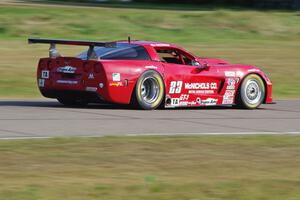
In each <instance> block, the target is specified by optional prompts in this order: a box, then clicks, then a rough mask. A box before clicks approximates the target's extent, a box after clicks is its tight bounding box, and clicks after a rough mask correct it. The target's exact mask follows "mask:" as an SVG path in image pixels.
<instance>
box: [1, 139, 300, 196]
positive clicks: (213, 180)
mask: <svg viewBox="0 0 300 200" xmlns="http://www.w3.org/2000/svg"><path fill="white" fill-rule="evenodd" d="M299 168H300V137H299V136H232V137H231V136H226V137H225V136H200V137H130V138H129V137H126V138H124V137H104V138H57V139H47V140H16V141H3V140H2V141H0V199H3V200H19V199H20V200H48V199H51V200H56V199H57V200H59V199H65V200H85V199H86V200H93V199H110V200H121V199H131V200H140V199H143V200H152V199H156V200H167V199H170V200H171V199H172V200H174V199H175V200H177V199H178V200H191V199H193V200H196V199H197V200H200V199H201V200H221V199H222V200H232V199H235V200H253V199H257V200H269V199H270V200H283V199H284V200H296V199H300V191H299V188H300V181H299V180H300V171H299Z"/></svg>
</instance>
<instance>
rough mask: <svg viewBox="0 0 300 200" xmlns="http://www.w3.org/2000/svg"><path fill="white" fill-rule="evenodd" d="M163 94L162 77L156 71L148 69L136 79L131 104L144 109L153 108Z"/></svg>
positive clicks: (161, 99) (156, 106)
mask: <svg viewBox="0 0 300 200" xmlns="http://www.w3.org/2000/svg"><path fill="white" fill-rule="evenodd" d="M164 94H165V91H164V81H163V79H162V77H161V76H160V74H159V73H158V72H156V71H154V70H149V71H146V72H144V73H143V74H142V75H141V76H140V77H139V79H138V80H137V83H136V86H135V91H134V97H135V98H134V102H133V104H135V105H137V106H138V107H139V108H141V109H144V110H154V109H156V108H158V107H159V106H160V105H161V103H162V101H163V99H164Z"/></svg>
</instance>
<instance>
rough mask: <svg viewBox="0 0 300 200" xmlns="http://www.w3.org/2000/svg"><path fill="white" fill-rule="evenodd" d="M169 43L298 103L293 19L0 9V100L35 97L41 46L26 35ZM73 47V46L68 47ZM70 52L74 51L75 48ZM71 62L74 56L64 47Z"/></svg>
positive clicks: (224, 13)
mask: <svg viewBox="0 0 300 200" xmlns="http://www.w3.org/2000/svg"><path fill="white" fill-rule="evenodd" d="M128 35H131V36H132V38H134V39H145V40H158V41H166V42H172V43H177V44H179V45H181V46H183V47H185V48H186V49H188V50H190V51H191V52H193V53H195V54H197V55H200V56H204V57H205V56H208V57H219V58H224V59H227V60H229V61H231V62H233V63H246V64H253V65H257V66H259V67H261V68H262V69H263V70H264V71H265V72H266V73H267V74H268V75H269V76H270V78H271V79H272V80H273V83H274V96H275V98H299V97H300V89H299V87H298V86H299V85H300V73H299V63H300V12H285V11H255V10H248V11H247V10H243V11H238V10H230V9H216V10H207V11H205V10H198V11H197V10H162V9H136V8H108V7H103V8H101V7H67V6H46V5H30V4H29V5H26V6H24V5H22V6H21V5H20V6H17V5H5V4H0V56H1V62H0V97H37V96H39V94H38V90H37V88H36V84H35V78H34V77H35V68H36V64H37V61H38V58H39V57H41V56H47V49H48V46H45V45H44V46H28V45H27V44H26V39H27V37H28V36H36V37H51V38H70V39H91V40H92V39H95V40H117V39H126V38H127V36H128ZM72 48H73V47H72ZM76 50H77V49H76ZM62 52H66V53H67V54H68V55H74V54H75V52H76V51H74V50H73V49H70V47H69V48H64V49H63V51H62Z"/></svg>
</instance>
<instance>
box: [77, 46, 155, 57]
mask: <svg viewBox="0 0 300 200" xmlns="http://www.w3.org/2000/svg"><path fill="white" fill-rule="evenodd" d="M94 51H95V54H94V55H93V56H92V57H91V59H102V60H150V56H149V54H148V52H147V50H146V49H145V48H144V47H143V46H139V45H134V44H127V43H117V46H116V48H106V47H95V48H94ZM78 57H79V58H80V59H82V60H87V51H85V52H82V53H81V54H80V55H79V56H78Z"/></svg>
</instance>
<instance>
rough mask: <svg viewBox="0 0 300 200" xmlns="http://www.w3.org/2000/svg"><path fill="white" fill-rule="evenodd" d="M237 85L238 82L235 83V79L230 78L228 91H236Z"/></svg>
mask: <svg viewBox="0 0 300 200" xmlns="http://www.w3.org/2000/svg"><path fill="white" fill-rule="evenodd" d="M235 83H236V81H235V79H233V78H229V79H227V88H226V89H227V90H234V89H235Z"/></svg>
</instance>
